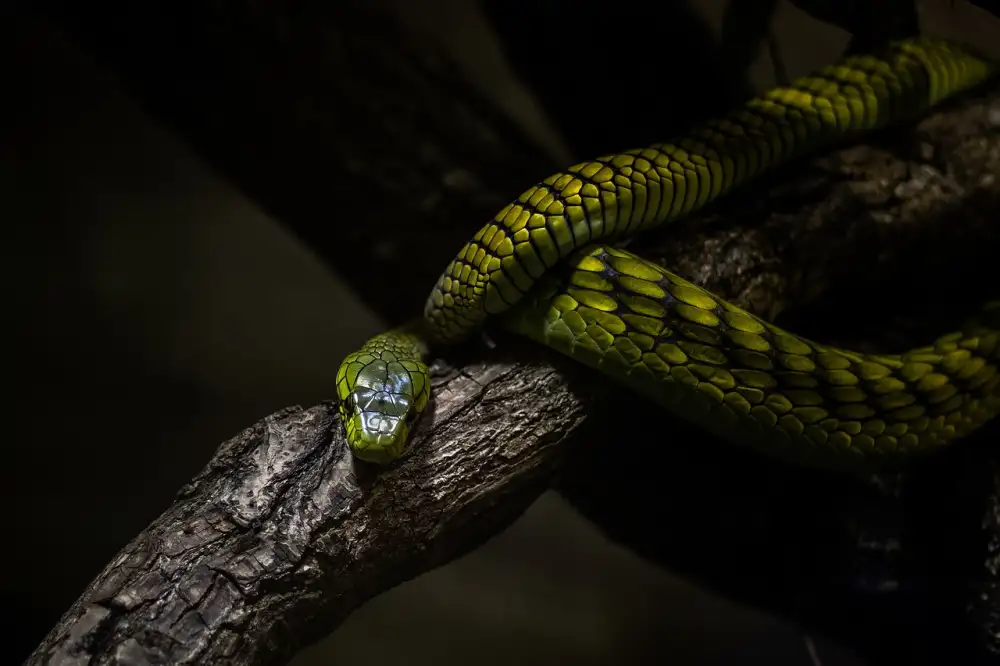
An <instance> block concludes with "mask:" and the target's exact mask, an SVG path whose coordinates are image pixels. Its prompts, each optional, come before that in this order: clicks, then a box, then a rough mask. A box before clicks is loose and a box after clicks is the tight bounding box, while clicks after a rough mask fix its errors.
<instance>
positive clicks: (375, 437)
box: [337, 333, 430, 465]
mask: <svg viewBox="0 0 1000 666" xmlns="http://www.w3.org/2000/svg"><path fill="white" fill-rule="evenodd" d="M337 395H338V397H339V398H340V416H341V419H342V420H343V422H344V428H345V430H346V433H347V443H348V445H349V446H350V447H351V451H352V452H353V453H354V455H355V456H357V457H358V458H360V459H361V460H364V461H366V462H371V463H376V464H380V465H384V464H387V463H390V462H392V461H393V460H395V459H396V458H399V457H400V456H401V455H403V452H404V451H405V449H406V443H407V439H408V437H409V434H410V426H411V425H412V424H413V422H414V421H416V419H417V417H418V416H420V414H421V413H422V412H423V411H424V407H426V405H427V400H428V397H429V395H430V380H429V373H428V370H427V366H426V365H425V364H424V363H423V361H422V360H421V356H420V350H419V349H418V348H416V347H414V346H411V345H409V344H407V341H406V339H405V337H404V338H401V337H400V336H398V335H394V334H393V333H387V334H383V335H381V336H377V337H375V338H372V339H371V340H369V341H368V342H367V343H366V344H365V346H364V347H362V349H360V350H359V351H357V352H354V353H353V354H351V355H349V356H348V357H347V358H346V359H344V362H343V363H342V364H341V366H340V369H339V371H338V372H337Z"/></svg>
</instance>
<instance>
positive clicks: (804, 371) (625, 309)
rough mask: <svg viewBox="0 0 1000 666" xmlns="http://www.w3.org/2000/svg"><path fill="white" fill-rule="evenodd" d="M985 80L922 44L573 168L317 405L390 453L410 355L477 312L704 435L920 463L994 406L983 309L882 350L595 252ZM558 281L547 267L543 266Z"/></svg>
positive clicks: (360, 439)
mask: <svg viewBox="0 0 1000 666" xmlns="http://www.w3.org/2000/svg"><path fill="white" fill-rule="evenodd" d="M994 71H995V66H994V64H993V63H990V62H987V61H986V60H984V59H982V58H980V57H979V56H977V55H976V54H974V53H972V52H971V51H969V50H967V49H965V48H963V47H962V46H959V45H956V44H952V43H947V42H943V41H939V40H934V39H929V38H914V39H909V40H905V41H901V42H898V43H894V44H892V45H891V46H890V47H889V48H887V50H886V52H885V53H883V54H881V55H855V56H850V57H847V58H845V59H843V60H842V61H840V62H839V63H837V64H834V65H830V66H828V67H824V68H822V69H820V70H818V71H817V72H815V73H814V74H812V75H810V76H807V77H803V78H801V79H798V80H797V81H795V82H794V83H793V84H792V85H790V86H788V87H783V88H775V89H773V90H770V91H768V92H766V93H764V94H763V95H761V96H759V97H755V98H753V99H751V100H749V101H748V102H746V103H745V104H744V105H743V106H741V107H739V108H737V109H735V110H733V111H732V112H730V113H729V114H727V115H725V116H724V117H721V118H718V119H715V120H711V121H708V122H705V123H703V124H701V125H700V126H699V127H697V128H696V129H694V130H693V131H691V132H690V133H688V134H687V135H685V136H681V137H678V138H676V139H674V140H673V141H671V142H669V143H656V144H652V145H650V146H648V147H646V148H640V149H635V150H626V151H624V152H622V153H619V154H616V155H607V156H604V157H600V158H597V159H595V160H592V161H588V162H582V163H580V164H576V165H574V166H571V167H569V168H568V169H566V170H565V171H561V172H559V173H555V174H553V175H551V176H549V177H548V178H546V179H545V180H543V181H542V182H540V183H538V184H537V185H534V186H533V187H531V188H529V189H527V190H525V191H524V192H523V193H521V195H520V196H519V197H517V199H515V200H514V201H513V202H511V203H510V204H509V205H508V206H506V207H505V208H504V209H503V210H501V211H500V212H498V213H497V214H496V216H495V217H494V218H493V219H492V221H490V222H489V223H487V224H486V225H485V226H483V227H482V228H481V229H480V230H479V231H478V232H477V233H476V234H475V236H473V237H472V239H471V240H470V241H469V242H468V243H466V244H465V246H464V247H462V248H461V250H460V251H459V252H458V254H457V256H456V257H455V258H454V259H453V260H452V261H451V263H450V264H449V265H448V266H447V267H446V268H445V270H444V272H443V273H442V275H441V277H440V278H439V279H438V281H437V284H436V285H435V286H434V288H433V290H432V291H431V294H430V296H429V297H428V299H427V303H426V306H425V309H424V315H423V317H422V318H421V319H419V320H417V321H414V322H411V323H409V324H407V325H406V326H404V327H401V328H399V329H396V330H392V331H388V332H386V333H383V334H380V335H378V336H376V337H374V338H372V339H371V340H369V341H368V342H366V343H365V344H364V346H363V347H362V348H361V349H359V350H358V351H356V352H354V353H352V354H350V355H349V356H348V357H347V358H346V359H345V360H344V362H343V364H342V365H341V367H340V369H339V371H338V373H337V394H338V397H339V400H340V412H341V416H342V418H343V423H344V426H345V428H346V434H347V440H348V443H349V445H350V447H351V449H352V451H353V453H354V455H355V456H356V457H357V458H359V459H361V460H364V461H368V462H373V463H380V464H385V463H389V462H391V461H393V460H395V459H397V458H398V457H400V456H401V455H403V454H404V452H405V450H406V444H407V440H408V437H409V432H410V429H411V427H412V426H413V424H414V422H415V421H416V420H417V418H418V417H419V416H420V414H421V413H422V412H423V411H424V409H425V408H426V406H427V404H428V400H429V398H430V379H429V375H428V369H427V365H426V363H425V356H426V354H427V353H428V349H429V348H430V347H432V346H434V345H441V344H448V343H453V342H456V341H459V340H461V339H463V338H465V337H466V336H468V335H469V334H470V333H472V332H473V331H475V330H476V329H478V328H479V327H480V326H482V325H483V324H484V322H485V321H486V319H487V317H491V316H492V317H497V319H498V322H499V323H500V324H501V325H502V326H504V327H505V328H506V329H508V330H511V331H513V332H515V333H518V334H521V335H524V336H526V337H528V338H531V339H533V340H536V341H538V342H540V343H542V344H544V345H547V346H548V347H551V348H552V349H555V350H557V351H559V352H562V353H563V354H566V355H568V356H570V357H572V358H574V359H576V360H578V361H580V362H581V363H584V364H586V365H588V366H590V367H592V368H593V369H595V370H596V371H598V372H601V373H603V374H604V375H606V376H608V377H610V378H612V379H614V380H615V381H618V382H620V383H621V384H622V385H624V386H626V387H628V388H630V389H632V390H634V391H636V392H638V393H639V394H641V395H642V396H645V397H647V398H649V399H651V400H653V401H654V402H656V403H657V404H659V405H660V406H661V407H662V408H664V409H666V410H667V411H668V412H669V413H671V414H673V415H674V416H676V417H678V418H685V419H688V420H690V421H692V422H694V423H695V424H696V425H698V426H700V427H702V428H704V429H705V430H706V431H708V432H710V433H712V434H714V435H716V436H718V437H721V438H722V439H723V440H725V441H727V442H729V443H731V444H735V445H742V446H749V447H752V448H753V449H754V450H756V451H759V452H761V453H764V454H767V455H773V456H777V457H779V458H782V459H787V460H791V461H794V462H796V463H801V464H806V465H815V466H822V467H827V468H847V469H860V468H867V467H868V466H870V465H873V464H879V463H882V462H885V461H893V460H895V461H899V460H902V459H906V458H908V457H910V456H913V455H915V454H920V453H923V452H927V451H932V450H934V449H937V448H939V447H942V446H944V445H946V444H948V443H949V442H952V441H954V440H956V439H958V438H961V437H962V436H964V435H967V434H968V433H970V432H972V431H973V430H975V429H977V428H979V427H980V426H982V424H984V423H985V422H986V421H988V420H989V419H991V418H993V417H994V416H996V414H997V412H998V411H1000V374H998V373H997V364H998V357H1000V340H998V338H1000V333H998V331H1000V304H998V303H987V304H985V305H984V306H983V308H982V310H981V311H980V312H979V313H978V316H977V317H975V318H973V319H972V320H970V321H969V322H968V323H967V324H966V325H965V326H964V327H963V328H962V329H961V330H959V331H955V332H953V333H949V334H947V335H944V336H942V337H940V338H938V339H937V340H935V341H933V342H931V343H930V344H928V345H926V346H924V347H920V348H917V349H912V350H910V351H907V352H905V353H902V354H896V355H870V354H861V353H855V352H852V351H849V350H845V349H836V348H833V347H830V346H827V345H823V344H819V343H817V342H814V341H811V340H807V339H805V338H802V337H800V336H797V335H795V334H794V333H790V332H788V331H784V330H782V329H780V328H778V327H776V326H774V325H772V324H770V323H768V322H766V321H763V320H761V319H760V318H758V317H755V316H754V315H751V314H749V313H747V312H745V311H743V310H741V309H740V308H738V307H736V306H734V305H732V304H730V303H727V302H726V301H725V300H723V299H722V298H719V297H718V296H715V295H713V294H711V293H709V292H707V291H705V290H704V289H701V288H699V287H697V286H695V285H693V284H691V283H690V282H688V281H687V280H685V279H683V278H682V277H680V276H677V275H674V274H673V273H670V272H669V271H667V270H664V269H663V268H661V267H660V266H659V265H657V264H655V263H652V262H649V261H646V260H644V259H642V258H641V257H639V256H637V255H635V254H632V253H630V252H626V251H624V250H621V249H616V248H615V247H613V246H612V245H610V244H608V243H611V242H613V241H616V240H621V239H623V238H625V237H629V236H632V235H634V234H637V233H639V232H642V231H646V230H648V229H650V228H653V227H657V226H659V225H663V224H665V223H667V222H670V221H673V220H677V219H679V218H682V217H684V216H686V215H688V214H690V213H691V212H692V211H696V210H698V209H700V208H702V207H704V206H705V205H706V204H708V203H710V202H712V201H714V200H716V199H718V198H719V197H721V196H723V195H724V194H726V193H728V192H729V191H731V190H733V189H734V188H736V187H737V186H740V185H744V184H746V183H747V182H749V181H751V180H753V179H754V178H756V177H758V176H760V175H761V174H763V173H764V172H767V171H768V170H771V169H773V168H775V167H777V166H779V165H781V164H784V163H786V162H788V161H789V160H791V159H793V158H796V157H799V156H802V155H803V154H805V153H808V152H814V151H817V150H819V149H822V148H826V147H830V146H832V145H833V144H834V143H836V142H839V141H842V140H844V139H846V138H847V137H850V136H853V135H856V134H858V133H859V132H865V131H871V130H875V129H878V128H881V127H884V126H886V125H888V124H890V123H894V122H898V121H899V120H901V119H906V118H912V117H915V116H919V115H920V114H923V113H925V112H926V111H927V110H928V109H930V108H931V107H933V106H934V105H935V104H938V103H939V102H941V101H942V100H944V99H947V98H949V97H951V96H953V95H955V94H956V93H958V92H960V91H963V90H965V89H967V88H970V87H972V86H975V85H977V84H979V83H981V82H982V81H984V80H985V79H987V78H988V77H989V76H991V75H992V74H993V73H994ZM557 268H558V270H555V269H557Z"/></svg>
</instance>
